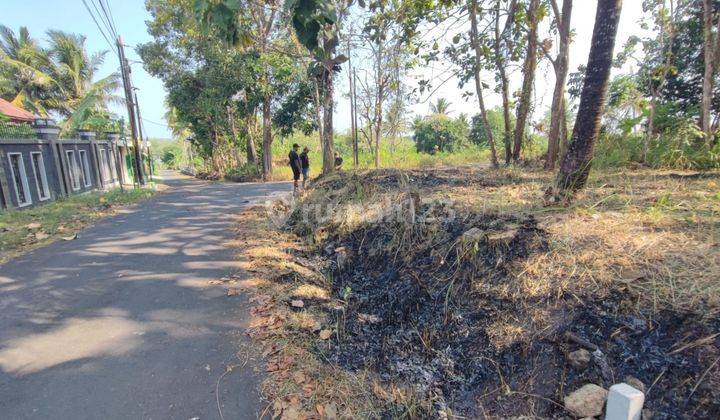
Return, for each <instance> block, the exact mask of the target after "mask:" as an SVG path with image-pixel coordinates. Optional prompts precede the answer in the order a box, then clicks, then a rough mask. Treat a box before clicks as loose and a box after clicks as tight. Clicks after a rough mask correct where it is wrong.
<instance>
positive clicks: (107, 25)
mask: <svg viewBox="0 0 720 420" xmlns="http://www.w3.org/2000/svg"><path fill="white" fill-rule="evenodd" d="M98 3H99V1H98V2H95V1H93V0H90V4H92V6H93V9H95V13H96V14H97V17H98V18H99V19H100V22H101V23H102V24H103V26H104V27H105V30H107V32H108V33H109V34H110V35H111V36H112V38H113V39H117V36H116V35H117V34H116V33H115V31H114V30H113V28H112V25H110V19H109V18H108V17H107V14H105V13H102V12H101V11H100V8H98ZM103 18H104V19H103Z"/></svg>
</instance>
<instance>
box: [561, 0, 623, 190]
mask: <svg viewBox="0 0 720 420" xmlns="http://www.w3.org/2000/svg"><path fill="white" fill-rule="evenodd" d="M621 8H622V0H598V3H597V11H596V12H595V13H596V14H595V26H594V28H593V36H592V41H591V45H590V56H589V57H588V62H587V70H586V72H585V81H584V83H583V88H582V93H581V95H580V105H579V108H578V114H577V118H576V120H575V127H574V128H573V134H572V140H571V141H570V147H569V149H568V151H567V153H566V154H565V157H564V158H563V160H562V164H561V166H560V172H559V173H558V176H557V179H556V185H555V189H554V190H552V191H550V192H551V193H552V194H553V197H554V198H556V199H558V198H560V199H562V198H569V197H570V196H571V195H572V194H573V193H574V192H575V191H577V190H579V189H581V188H583V187H584V186H585V183H586V182H587V179H588V174H589V173H590V167H591V165H592V157H593V149H594V147H595V141H596V140H597V137H598V134H599V132H600V119H601V117H602V114H603V109H604V106H605V96H606V94H607V86H608V79H609V78H610V69H611V67H612V64H613V49H614V48H615V36H616V35H617V28H618V22H619V21H620V10H621Z"/></svg>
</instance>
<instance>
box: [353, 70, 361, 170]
mask: <svg viewBox="0 0 720 420" xmlns="http://www.w3.org/2000/svg"><path fill="white" fill-rule="evenodd" d="M351 95H352V96H351V100H352V104H353V115H352V119H353V161H354V162H355V167H356V168H357V166H358V165H359V164H360V145H359V144H358V121H357V73H356V72H355V70H354V69H353V75H352V92H351Z"/></svg>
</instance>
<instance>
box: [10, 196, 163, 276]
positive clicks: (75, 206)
mask: <svg viewBox="0 0 720 420" xmlns="http://www.w3.org/2000/svg"><path fill="white" fill-rule="evenodd" d="M154 193H155V189H154V188H143V189H136V190H135V189H132V188H131V189H126V190H125V192H122V191H120V189H114V190H111V191H108V192H92V193H88V194H82V195H75V196H71V197H68V198H64V199H60V200H58V201H55V202H52V203H49V204H47V205H44V206H39V207H36V208H32V209H27V210H9V211H3V212H0V263H3V262H5V261H7V260H9V259H11V258H13V257H15V256H17V255H19V254H21V253H23V252H26V251H29V250H31V249H35V248H39V247H41V246H43V245H47V244H49V243H51V242H54V241H57V240H60V239H65V240H72V239H74V237H75V235H76V234H77V232H78V231H80V230H81V229H82V228H84V227H85V226H87V225H89V224H90V223H92V222H93V221H95V220H97V219H98V218H100V217H103V216H106V215H109V214H113V213H114V212H115V211H116V210H118V209H119V208H120V207H122V206H125V205H129V204H133V203H136V202H138V201H140V200H143V199H146V198H148V197H150V196H152V195H153V194H154Z"/></svg>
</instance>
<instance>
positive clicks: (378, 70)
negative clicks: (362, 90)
mask: <svg viewBox="0 0 720 420" xmlns="http://www.w3.org/2000/svg"><path fill="white" fill-rule="evenodd" d="M376 54H377V56H376V59H375V83H376V84H377V86H376V92H375V118H373V120H374V121H375V127H374V128H375V169H378V168H380V137H381V135H382V122H383V110H382V106H383V99H384V96H385V81H384V80H383V72H382V65H383V63H382V61H383V59H384V58H383V40H382V38H380V37H379V38H378V41H377V50H376Z"/></svg>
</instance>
